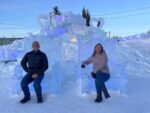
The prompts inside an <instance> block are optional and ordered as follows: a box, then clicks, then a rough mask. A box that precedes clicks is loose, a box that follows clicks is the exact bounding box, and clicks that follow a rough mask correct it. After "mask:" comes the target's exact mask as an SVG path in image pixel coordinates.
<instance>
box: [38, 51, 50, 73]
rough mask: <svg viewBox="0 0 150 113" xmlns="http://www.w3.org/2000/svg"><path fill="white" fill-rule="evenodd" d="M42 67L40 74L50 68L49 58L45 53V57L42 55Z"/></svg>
mask: <svg viewBox="0 0 150 113" xmlns="http://www.w3.org/2000/svg"><path fill="white" fill-rule="evenodd" d="M42 60H43V61H42V63H43V64H42V65H43V66H42V68H41V69H40V70H39V72H38V73H37V74H38V75H41V74H43V73H44V72H45V71H46V70H47V69H48V59H47V56H46V55H45V54H43V57H42Z"/></svg>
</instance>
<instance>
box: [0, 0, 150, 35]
mask: <svg viewBox="0 0 150 113" xmlns="http://www.w3.org/2000/svg"><path fill="white" fill-rule="evenodd" d="M56 5H57V6H58V7H59V9H60V10H61V11H62V12H65V11H72V12H74V13H81V11H82V8H83V7H86V8H88V9H89V10H90V13H91V15H93V16H94V15H100V17H103V18H104V19H105V25H104V27H103V29H104V30H106V31H111V33H112V35H118V36H128V35H132V34H138V33H141V32H146V31H148V30H150V0H0V37H1V36H12V35H20V34H24V33H27V32H32V31H36V30H38V29H39V26H38V24H37V20H36V18H37V16H38V15H39V14H46V13H49V12H50V11H51V10H52V8H53V7H54V6H56ZM145 7H149V8H145ZM139 8H143V9H142V10H136V11H132V12H126V13H119V14H112V13H113V12H122V11H123V12H124V11H127V10H134V9H139ZM104 13H109V15H103V14H104ZM135 14H142V15H137V16H128V15H135ZM118 16H119V17H120V16H121V17H120V18H112V17H118ZM122 16H125V17H122ZM126 16H127V17H126ZM12 24H14V25H12Z"/></svg>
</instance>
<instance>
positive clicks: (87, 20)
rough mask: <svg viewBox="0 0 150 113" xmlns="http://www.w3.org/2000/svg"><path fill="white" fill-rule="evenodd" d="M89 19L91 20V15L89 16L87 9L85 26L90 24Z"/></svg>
mask: <svg viewBox="0 0 150 113" xmlns="http://www.w3.org/2000/svg"><path fill="white" fill-rule="evenodd" d="M90 20H91V16H90V13H89V10H87V14H86V26H90Z"/></svg>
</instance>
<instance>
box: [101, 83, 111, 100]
mask: <svg viewBox="0 0 150 113" xmlns="http://www.w3.org/2000/svg"><path fill="white" fill-rule="evenodd" d="M102 91H103V93H104V96H105V98H106V99H108V98H110V95H109V93H108V91H107V88H106V86H105V85H104V86H103V89H102Z"/></svg>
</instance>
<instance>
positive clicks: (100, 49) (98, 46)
mask: <svg viewBox="0 0 150 113" xmlns="http://www.w3.org/2000/svg"><path fill="white" fill-rule="evenodd" d="M95 51H96V53H100V52H101V51H102V47H101V46H100V45H97V46H96V48H95Z"/></svg>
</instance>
